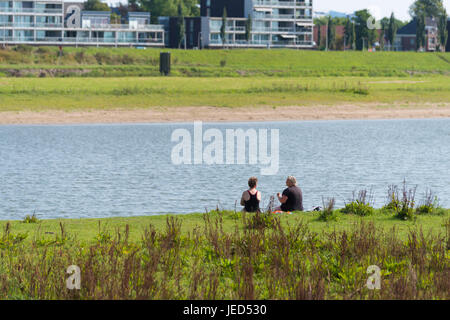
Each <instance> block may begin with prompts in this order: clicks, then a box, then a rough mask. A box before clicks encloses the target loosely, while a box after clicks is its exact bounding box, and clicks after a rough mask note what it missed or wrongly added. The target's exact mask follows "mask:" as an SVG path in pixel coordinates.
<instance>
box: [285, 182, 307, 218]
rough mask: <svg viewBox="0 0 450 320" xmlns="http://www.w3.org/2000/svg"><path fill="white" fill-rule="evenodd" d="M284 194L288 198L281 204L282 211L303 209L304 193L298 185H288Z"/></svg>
mask: <svg viewBox="0 0 450 320" xmlns="http://www.w3.org/2000/svg"><path fill="white" fill-rule="evenodd" d="M283 196H286V197H287V200H286V202H285V203H283V204H282V205H281V210H282V211H284V212H291V211H303V194H302V190H301V189H300V188H299V187H297V186H296V185H294V186H290V187H288V188H287V189H285V190H284V191H283Z"/></svg>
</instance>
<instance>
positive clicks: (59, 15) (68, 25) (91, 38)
mask: <svg viewBox="0 0 450 320" xmlns="http://www.w3.org/2000/svg"><path fill="white" fill-rule="evenodd" d="M110 17H111V12H109V11H105V12H101V11H95V12H93V11H83V3H80V2H70V1H64V0H26V1H23V0H20V1H19V0H0V44H30V45H74V46H77V45H94V46H164V28H163V26H161V25H152V24H150V14H149V13H137V12H130V14H129V16H128V17H127V20H128V21H129V22H128V24H111V23H110V21H111V18H110Z"/></svg>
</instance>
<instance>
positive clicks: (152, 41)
mask: <svg viewBox="0 0 450 320" xmlns="http://www.w3.org/2000/svg"><path fill="white" fill-rule="evenodd" d="M0 42H10V43H22V42H33V43H51V44H71V45H77V44H80V45H81V44H91V45H102V44H103V45H121V44H122V45H125V44H126V45H130V44H131V45H133V44H135V45H138V44H140V45H145V44H148V45H160V46H162V45H164V41H163V39H162V37H156V38H139V39H136V38H117V39H116V38H89V37H65V38H63V37H43V38H34V37H17V36H16V37H0Z"/></svg>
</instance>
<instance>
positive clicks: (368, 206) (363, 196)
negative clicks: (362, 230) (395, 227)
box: [341, 190, 374, 217]
mask: <svg viewBox="0 0 450 320" xmlns="http://www.w3.org/2000/svg"><path fill="white" fill-rule="evenodd" d="M372 202H373V195H372V193H371V192H368V191H367V190H361V191H359V192H358V197H357V198H356V199H355V193H353V200H352V201H351V202H350V203H347V204H346V205H345V207H344V208H343V209H341V212H342V213H345V214H355V215H357V216H362V217H364V216H369V215H372V214H373V213H374V208H373V207H372Z"/></svg>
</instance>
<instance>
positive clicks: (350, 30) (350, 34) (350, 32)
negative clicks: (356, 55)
mask: <svg viewBox="0 0 450 320" xmlns="http://www.w3.org/2000/svg"><path fill="white" fill-rule="evenodd" d="M354 29H355V25H354V23H353V21H352V20H351V19H350V17H347V21H346V22H345V29H344V38H345V43H346V45H347V46H350V47H351V48H353V43H354V42H355V38H354ZM344 49H345V48H344Z"/></svg>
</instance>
